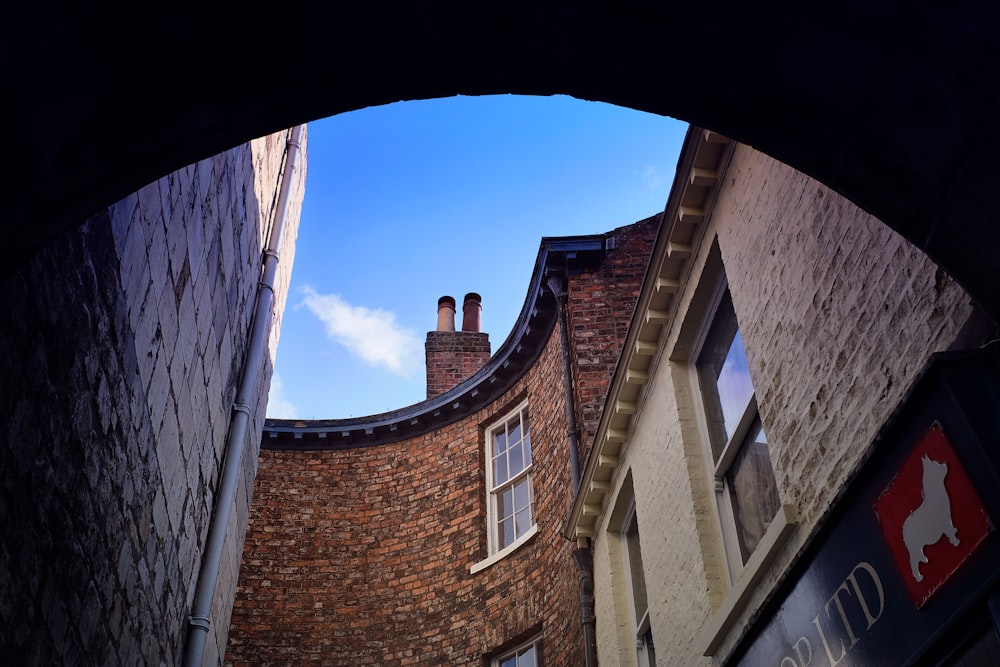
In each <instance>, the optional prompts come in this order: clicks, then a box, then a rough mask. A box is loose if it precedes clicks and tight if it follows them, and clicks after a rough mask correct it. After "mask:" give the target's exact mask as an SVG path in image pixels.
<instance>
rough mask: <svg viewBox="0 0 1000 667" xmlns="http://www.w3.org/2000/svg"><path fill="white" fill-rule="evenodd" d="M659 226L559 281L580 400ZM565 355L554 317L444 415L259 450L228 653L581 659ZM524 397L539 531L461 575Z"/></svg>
mask: <svg viewBox="0 0 1000 667" xmlns="http://www.w3.org/2000/svg"><path fill="white" fill-rule="evenodd" d="M656 223H657V219H656V218H650V219H647V220H644V221H642V222H640V223H636V224H635V225H632V226H629V227H626V228H621V229H618V230H615V231H614V232H610V233H609V234H608V235H607V236H608V237H609V238H610V237H615V238H616V241H615V243H614V246H615V247H614V248H613V249H609V250H608V252H607V254H606V255H605V256H604V259H603V262H602V263H601V265H600V266H599V267H597V268H596V269H593V270H589V271H587V272H585V273H583V274H581V275H578V276H575V277H573V278H572V279H571V281H570V290H569V292H570V299H569V301H570V315H571V317H572V316H573V315H574V314H575V315H577V319H576V320H575V323H574V324H571V327H570V328H571V331H572V332H573V338H574V340H576V341H577V349H580V350H586V351H587V354H586V355H585V356H586V358H585V359H581V364H582V365H583V366H584V374H583V377H585V378H587V387H586V388H585V390H584V391H583V392H582V394H581V395H582V396H584V397H586V398H587V400H603V398H604V393H605V391H606V388H607V383H608V381H609V380H610V377H611V372H612V370H613V364H614V362H615V360H616V359H617V356H618V352H619V350H620V349H621V345H622V338H623V336H624V333H625V330H626V327H627V325H628V321H629V319H630V318H631V315H632V310H633V308H634V303H635V295H636V294H637V293H638V290H639V285H640V282H641V279H642V275H643V272H644V270H645V266H646V262H647V261H648V255H649V252H650V248H651V245H652V240H653V237H654V236H655V233H656V229H657V224H656ZM591 286H597V289H590V287H591ZM498 354H499V352H498ZM562 364H563V362H562V351H561V342H560V334H559V329H558V327H555V328H553V329H552V333H551V334H550V335H549V336H548V338H547V340H545V341H544V349H543V350H542V352H541V355H540V356H539V357H538V360H537V361H536V362H535V364H534V365H533V366H532V367H531V368H529V369H528V370H527V372H526V373H525V374H524V375H523V376H522V377H520V378H519V379H518V380H516V381H515V382H513V383H512V385H511V386H510V387H508V388H507V389H506V391H504V392H503V393H502V394H501V395H500V396H499V397H498V398H497V399H496V400H494V401H493V402H491V403H489V404H488V405H487V406H486V407H484V408H482V409H480V410H478V411H476V412H474V413H473V414H471V415H468V416H466V417H464V418H462V419H460V420H458V421H455V422H454V423H451V424H448V425H446V426H442V427H440V428H438V429H436V430H434V431H431V432H430V433H427V434H424V435H421V436H417V437H411V438H409V439H406V440H402V441H400V442H394V443H390V444H382V445H377V446H369V447H360V448H359V447H355V448H350V449H340V450H334V449H327V450H325V451H303V450H301V449H300V450H294V449H282V450H278V449H270V450H269V449H264V450H262V451H261V457H260V464H259V468H258V476H257V480H256V486H255V490H254V498H253V503H252V506H251V513H250V529H249V531H248V535H247V541H246V547H245V552H244V559H243V565H242V568H241V572H240V580H239V587H238V591H237V599H236V603H235V606H234V609H233V622H232V628H231V633H230V638H229V650H228V653H227V656H226V661H227V663H229V664H232V665H244V664H261V663H268V664H275V663H279V664H280V663H287V664H301V663H308V662H317V663H323V664H330V665H344V666H354V665H385V666H395V665H417V664H419V665H482V664H483V661H484V659H488V658H489V657H490V656H492V655H495V654H496V652H497V651H499V650H501V649H503V648H506V647H510V646H511V645H512V643H516V642H518V641H520V640H521V639H524V638H527V637H529V636H533V635H535V634H536V633H540V635H541V638H542V650H543V652H544V655H545V664H546V665H566V666H575V665H580V664H582V663H583V643H582V632H581V611H580V584H579V581H580V580H579V574H578V572H577V570H576V567H575V565H574V564H573V562H572V560H571V554H572V552H573V550H574V548H575V547H576V544H575V543H573V542H569V541H567V540H566V539H565V538H564V537H563V536H562V530H563V528H564V522H565V520H566V517H567V516H568V512H569V508H570V503H571V501H572V489H571V488H570V484H571V482H570V479H571V475H570V464H569V455H568V450H567V447H568V444H567V443H568V439H567V427H566V408H565V403H564V393H563V365H562ZM524 399H527V405H528V410H529V415H530V416H529V420H530V428H531V442H532V451H533V461H534V463H533V488H534V494H535V495H534V497H535V517H536V522H537V524H538V528H539V531H538V534H537V535H535V536H534V537H533V538H531V539H530V540H529V542H528V543H527V544H525V545H524V546H522V547H521V548H520V549H519V550H517V551H515V552H514V553H512V554H511V555H509V556H508V557H506V558H504V559H502V560H500V561H498V562H497V563H495V564H493V565H492V566H491V567H488V568H486V569H485V570H481V571H479V572H477V573H476V574H470V573H469V569H470V567H471V566H472V565H473V564H475V563H477V562H479V561H481V560H483V559H484V558H486V556H487V545H486V492H485V472H484V457H485V454H484V447H485V445H484V437H485V429H486V428H487V427H489V426H490V425H491V424H493V423H494V422H495V421H496V420H498V419H500V418H502V417H504V416H506V415H507V413H508V411H509V410H510V409H512V408H514V407H516V406H517V405H519V404H520V402H521V401H522V400H524ZM577 408H578V410H577V412H578V414H579V413H581V409H580V406H579V405H578V406H577ZM355 426H356V425H355ZM330 429H331V431H332V432H334V433H335V432H336V431H337V429H336V428H335V427H334V426H332V425H331V426H330ZM282 437H285V438H286V439H285V440H284V441H283V444H282V446H283V447H289V446H294V444H293V443H294V442H295V440H294V439H293V438H294V436H288V434H284V435H283V436H282ZM331 439H332V436H331ZM300 442H301V441H300ZM269 443H271V440H269V439H268V438H267V437H265V440H264V446H265V447H267V446H269ZM290 443H292V444H290ZM314 446H315V445H314Z"/></svg>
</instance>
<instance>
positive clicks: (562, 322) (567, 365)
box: [548, 276, 597, 667]
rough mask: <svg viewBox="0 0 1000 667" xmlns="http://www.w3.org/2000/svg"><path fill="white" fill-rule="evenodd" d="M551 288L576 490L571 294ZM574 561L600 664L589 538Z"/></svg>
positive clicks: (554, 284) (593, 662)
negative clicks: (556, 310)
mask: <svg viewBox="0 0 1000 667" xmlns="http://www.w3.org/2000/svg"><path fill="white" fill-rule="evenodd" d="M548 286H549V289H550V290H552V294H553V296H555V298H556V305H557V306H558V310H559V332H560V336H561V338H562V364H563V391H564V392H565V403H566V431H567V433H566V436H567V440H568V442H569V463H570V477H571V479H572V483H573V493H572V494H571V498H570V500H572V496H575V495H576V493H577V492H578V491H579V490H580V430H579V427H578V426H577V423H576V401H575V400H574V398H573V364H572V361H571V359H570V340H569V315H568V313H567V304H568V300H569V295H568V294H567V293H566V286H565V285H564V284H563V280H562V279H560V278H559V277H557V276H552V277H551V278H549V280H548ZM573 562H574V563H575V564H576V567H577V570H578V571H579V572H580V615H581V620H582V625H583V653H584V659H585V662H584V664H585V665H586V667H597V639H596V634H595V628H596V625H597V617H596V615H595V612H594V560H593V555H592V554H591V552H590V545H589V544H588V543H587V541H585V540H581V541H580V542H579V543H578V548H577V549H575V550H574V551H573Z"/></svg>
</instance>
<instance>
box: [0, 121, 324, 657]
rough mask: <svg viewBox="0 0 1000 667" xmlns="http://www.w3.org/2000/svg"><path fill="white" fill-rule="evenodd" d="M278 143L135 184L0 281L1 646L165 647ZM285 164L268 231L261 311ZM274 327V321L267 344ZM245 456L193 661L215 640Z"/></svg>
mask: <svg viewBox="0 0 1000 667" xmlns="http://www.w3.org/2000/svg"><path fill="white" fill-rule="evenodd" d="M285 140H286V133H279V134H276V135H272V136H270V137H265V138H262V139H259V140H256V141H253V142H251V143H250V144H247V145H243V146H240V147H237V148H234V149H233V150H231V151H228V152H226V153H223V154H220V155H218V156H215V157H213V158H210V159H206V160H203V161H201V162H198V163H196V164H193V165H190V166H188V167H186V168H185V169H182V170H180V171H177V172H175V173H173V174H170V175H168V176H166V177H164V178H162V179H160V180H159V181H156V182H154V183H151V184H150V185H148V186H146V187H145V188H143V189H142V190H140V191H139V192H137V193H135V194H133V195H131V196H129V197H127V198H125V199H124V200H122V201H121V202H118V203H117V204H115V205H113V206H111V207H110V208H108V209H106V210H102V211H99V212H98V213H96V214H95V215H94V216H92V217H91V218H90V219H88V220H87V221H85V222H84V223H83V224H82V225H80V226H79V228H78V229H75V230H73V231H72V232H70V233H67V234H66V235H65V236H63V237H61V238H60V239H58V240H57V241H56V242H54V243H53V244H52V245H51V246H50V247H49V248H47V249H46V250H45V251H44V252H43V253H41V254H40V255H38V256H37V257H35V258H33V259H32V260H31V262H30V263H29V264H28V265H27V266H26V267H25V268H24V269H23V270H21V271H19V272H18V273H17V274H15V275H14V276H12V277H11V278H10V279H9V280H7V281H6V282H5V283H4V284H3V285H2V286H0V302H2V303H3V304H4V308H3V311H2V313H0V377H2V378H3V380H2V382H0V424H2V425H3V428H4V431H3V432H2V434H0V470H2V473H0V475H2V477H0V479H2V483H0V520H2V525H3V526H5V528H6V532H7V537H6V538H5V539H4V541H3V546H2V547H0V626H2V627H3V628H4V631H3V632H2V633H0V662H3V663H4V664H19V665H51V664H64V665H73V664H81V665H94V664H154V665H155V664H177V663H179V662H180V656H181V652H182V650H183V645H184V640H185V632H186V615H187V613H188V612H189V610H190V606H191V602H192V597H193V592H194V582H195V580H196V578H197V574H198V570H199V567H200V564H201V551H202V546H203V544H204V541H205V538H206V533H207V527H208V522H209V517H210V515H211V512H212V503H213V494H214V491H215V489H216V485H217V482H218V475H219V469H220V466H221V460H222V457H223V448H224V445H225V441H226V434H227V430H228V424H229V418H230V411H231V404H232V399H233V396H234V395H235V390H236V383H237V380H238V377H239V374H240V369H241V366H242V360H243V358H244V356H245V353H246V345H247V339H248V333H249V326H250V321H251V318H252V306H253V302H254V295H255V290H256V286H257V282H258V280H259V276H260V268H261V250H262V248H263V245H264V243H265V242H266V241H265V239H266V236H267V234H268V232H269V229H270V225H271V214H272V209H273V202H274V198H275V193H276V190H277V187H278V183H279V173H280V170H281V167H282V161H283V156H284V151H285ZM304 164H305V162H304V159H303V161H302V165H304ZM304 176H305V169H304V168H303V169H301V170H300V171H299V173H298V174H296V185H295V187H294V189H293V197H292V201H293V205H292V207H291V216H290V218H291V219H290V221H289V223H288V225H287V226H286V231H285V238H284V242H283V244H282V250H283V252H284V258H283V259H284V263H283V264H282V267H283V268H282V270H281V273H280V276H279V279H278V286H277V287H276V290H275V291H276V293H277V294H278V295H279V298H278V304H277V307H278V311H279V313H280V310H281V308H282V307H283V305H284V295H285V293H286V292H287V285H288V279H289V273H290V267H291V261H292V258H293V249H294V239H295V235H296V230H297V225H298V213H299V207H300V204H301V199H302V195H303V187H304ZM276 341H277V327H275V328H274V330H273V333H272V335H271V358H273V351H274V345H275V343H276ZM265 356H267V355H265ZM270 370H271V369H270V361H268V362H267V364H266V367H265V368H262V369H261V371H262V372H261V375H260V378H259V383H258V384H259V386H258V389H259V393H258V401H257V405H256V407H255V410H254V422H253V425H252V428H251V429H250V432H251V435H250V440H249V447H248V451H249V452H255V450H256V447H257V442H258V439H257V435H256V434H257V433H259V428H260V425H261V420H262V419H263V407H264V401H265V400H266V395H267V386H268V384H269V380H270ZM253 459H254V457H253V456H252V455H250V454H248V458H247V463H246V466H245V467H246V477H245V479H244V487H245V488H244V489H243V490H242V491H241V492H240V493H239V494H238V499H237V506H238V507H237V511H236V512H235V517H234V520H233V522H232V523H231V535H230V537H231V538H232V539H230V540H229V542H230V543H229V545H228V546H227V549H228V551H229V554H230V556H229V558H230V561H229V562H228V563H226V564H225V566H224V568H223V575H222V577H221V578H220V585H219V587H218V589H217V596H216V597H217V599H216V604H215V607H216V609H217V613H216V614H215V618H214V619H213V631H212V637H211V639H210V641H209V649H208V651H207V655H206V663H207V664H213V663H217V662H218V661H219V658H218V656H219V655H220V653H221V650H222V648H223V647H224V643H225V636H226V627H227V625H228V607H229V606H230V601H231V599H232V591H233V589H234V587H235V578H236V568H237V564H238V562H239V553H240V551H241V548H240V547H241V542H242V535H241V533H242V530H241V529H240V528H239V526H240V521H241V517H245V516H246V505H247V504H248V502H249V489H250V487H249V485H248V484H247V483H246V482H247V481H248V480H249V479H251V478H252V475H253V470H254V464H253Z"/></svg>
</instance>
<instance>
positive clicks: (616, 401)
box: [563, 125, 736, 540]
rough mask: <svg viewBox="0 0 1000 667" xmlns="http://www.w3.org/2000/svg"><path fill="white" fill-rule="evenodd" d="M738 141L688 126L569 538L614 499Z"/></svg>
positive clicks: (579, 534)
mask: <svg viewBox="0 0 1000 667" xmlns="http://www.w3.org/2000/svg"><path fill="white" fill-rule="evenodd" d="M735 147H736V142H734V141H733V140H731V139H729V138H727V137H724V136H722V135H720V134H718V133H715V132H711V131H709V130H705V129H702V128H700V127H696V126H693V125H692V126H689V127H688V131H687V134H686V135H685V137H684V143H683V145H682V147H681V152H680V155H679V156H678V158H677V168H676V171H675V173H674V181H673V185H672V186H671V188H670V194H669V195H668V198H667V203H666V206H665V207H664V209H663V214H662V217H661V222H660V232H659V235H658V236H657V238H656V242H655V244H654V246H653V253H652V255H651V257H650V260H649V268H648V270H647V272H646V276H645V278H644V279H643V283H642V288H641V289H640V291H639V298H638V299H637V301H636V306H635V312H634V314H633V316H632V321H631V323H630V324H629V328H628V332H627V333H626V334H625V344H624V346H623V347H622V351H621V354H620V356H619V358H618V364H617V366H616V367H615V372H614V375H613V376H612V378H611V383H610V384H609V386H608V392H607V400H606V401H605V404H604V408H603V410H602V412H601V419H600V422H599V423H598V427H597V431H596V433H595V434H594V444H593V445H592V446H591V448H590V454H589V455H588V456H587V461H586V462H585V464H584V468H583V471H582V474H581V478H580V487H579V489H577V492H576V495H575V496H574V498H573V507H572V509H571V511H570V515H569V517H568V519H567V521H566V525H565V527H564V530H563V534H564V535H565V537H567V538H568V539H570V540H577V539H581V538H592V537H594V536H595V534H596V528H597V525H598V522H599V521H600V519H601V517H602V516H603V515H604V513H606V512H607V511H608V508H607V506H606V505H607V503H608V499H609V497H610V496H611V493H612V491H613V490H614V486H615V482H616V481H617V478H618V476H619V475H620V474H621V465H620V464H621V461H622V458H623V457H622V454H623V453H624V450H625V448H626V446H627V441H628V439H629V437H630V436H631V431H632V427H633V425H634V424H635V421H634V420H635V419H636V418H637V417H638V415H639V413H640V412H641V410H642V402H643V399H644V398H645V393H646V388H647V385H648V383H649V380H650V378H651V377H652V376H653V374H654V373H655V370H656V366H657V364H658V363H659V360H660V357H661V356H662V355H663V354H664V349H663V348H664V343H665V341H666V337H667V335H666V334H667V332H669V331H670V329H671V327H672V326H673V322H674V319H675V318H676V316H677V305H678V301H679V298H678V297H679V295H680V294H681V293H682V292H683V291H684V288H685V286H686V284H687V281H688V280H689V278H690V274H691V264H692V262H691V259H692V258H693V257H694V256H695V254H696V253H697V250H698V247H699V246H700V244H701V241H702V236H703V235H704V231H705V229H706V227H707V226H708V224H707V223H708V221H709V220H710V219H711V215H712V208H713V206H714V204H715V199H716V197H717V195H718V190H719V186H720V185H721V183H722V182H723V177H724V176H725V173H726V170H727V169H728V168H729V162H730V160H731V159H732V155H733V151H734V150H735ZM706 159H707V161H708V165H707V166H706V164H705V162H706ZM713 162H714V164H711V163H713ZM699 164H701V165H703V166H698V165H699ZM696 189H702V190H703V191H704V192H703V194H704V198H703V201H704V203H703V205H702V206H701V208H699V209H692V208H691V207H688V206H685V205H684V204H683V202H684V200H685V197H686V195H687V194H688V193H689V192H693V191H694V190H696ZM699 194H701V193H699Z"/></svg>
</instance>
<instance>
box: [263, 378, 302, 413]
mask: <svg viewBox="0 0 1000 667" xmlns="http://www.w3.org/2000/svg"><path fill="white" fill-rule="evenodd" d="M267 416H268V417H269V418H270V419H297V418H298V410H297V409H296V408H295V406H294V405H292V402H291V401H289V400H288V397H287V396H285V385H284V383H283V382H282V381H281V376H280V375H278V374H277V373H275V374H274V375H273V376H271V389H270V390H269V391H268V393H267Z"/></svg>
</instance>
